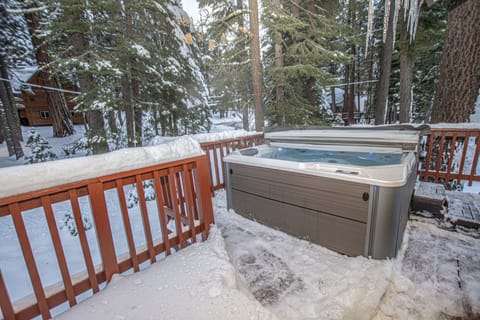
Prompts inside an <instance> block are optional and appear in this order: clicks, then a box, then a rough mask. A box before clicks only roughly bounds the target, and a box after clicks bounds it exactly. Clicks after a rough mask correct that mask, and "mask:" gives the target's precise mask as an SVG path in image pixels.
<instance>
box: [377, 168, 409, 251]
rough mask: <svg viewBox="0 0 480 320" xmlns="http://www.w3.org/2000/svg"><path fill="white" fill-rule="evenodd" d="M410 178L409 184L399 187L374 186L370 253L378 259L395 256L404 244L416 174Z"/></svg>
mask: <svg viewBox="0 0 480 320" xmlns="http://www.w3.org/2000/svg"><path fill="white" fill-rule="evenodd" d="M414 173H415V172H413V173H412V175H411V176H410V177H409V178H408V181H407V184H406V185H404V186H402V187H398V188H383V187H374V189H376V192H372V193H375V194H374V197H375V199H376V201H375V204H374V206H375V207H374V208H373V211H375V214H374V216H373V217H372V219H373V220H374V221H372V225H371V228H372V229H371V231H370V233H371V236H370V239H369V241H370V244H369V252H368V255H370V256H372V257H373V258H376V259H384V258H386V257H395V256H396V255H397V252H398V250H399V248H400V245H401V244H402V239H403V233H404V230H405V226H406V224H407V220H408V208H409V204H410V199H411V197H412V193H413V188H414V185H415V178H416V175H415V174H414Z"/></svg>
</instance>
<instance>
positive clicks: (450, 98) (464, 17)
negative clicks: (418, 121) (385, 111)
mask: <svg viewBox="0 0 480 320" xmlns="http://www.w3.org/2000/svg"><path fill="white" fill-rule="evenodd" d="M451 5H452V6H451V8H450V10H449V12H448V17H447V31H446V33H445V42H444V45H443V53H442V61H441V63H440V76H439V80H438V84H437V87H436V90H435V98H434V103H433V107H432V119H431V122H432V123H437V122H467V121H469V117H470V115H471V114H472V113H473V111H474V104H475V100H476V98H477V96H478V89H479V87H480V23H479V17H480V1H478V0H457V1H451Z"/></svg>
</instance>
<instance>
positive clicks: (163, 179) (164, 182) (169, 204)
mask: <svg viewBox="0 0 480 320" xmlns="http://www.w3.org/2000/svg"><path fill="white" fill-rule="evenodd" d="M160 181H161V182H162V195H163V202H164V203H165V205H166V206H167V208H170V209H173V205H172V199H171V198H170V193H169V192H168V190H169V189H170V187H169V186H168V176H162V177H161V178H160Z"/></svg>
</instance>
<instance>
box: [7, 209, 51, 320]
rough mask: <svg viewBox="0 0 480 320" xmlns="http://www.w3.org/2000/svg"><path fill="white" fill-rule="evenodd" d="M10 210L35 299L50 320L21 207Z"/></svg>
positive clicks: (42, 313)
mask: <svg viewBox="0 0 480 320" xmlns="http://www.w3.org/2000/svg"><path fill="white" fill-rule="evenodd" d="M8 209H9V210H10V213H11V214H12V219H13V224H14V225H15V230H16V231H17V235H18V240H19V242H20V247H21V248H22V253H23V258H24V259H25V264H26V265H27V270H28V274H29V275H30V280H31V282H32V286H33V292H34V293H35V297H36V299H37V304H38V308H39V309H40V314H41V315H42V318H43V319H50V317H51V315H50V308H49V307H48V303H47V299H46V296H45V292H44V290H43V285H42V281H41V280H40V274H39V273H38V268H37V265H36V263H35V258H34V256H33V252H32V246H31V245H30V241H29V240H28V235H27V229H26V228H25V223H24V222H23V218H22V212H21V211H20V206H19V204H18V202H16V203H12V204H9V205H8Z"/></svg>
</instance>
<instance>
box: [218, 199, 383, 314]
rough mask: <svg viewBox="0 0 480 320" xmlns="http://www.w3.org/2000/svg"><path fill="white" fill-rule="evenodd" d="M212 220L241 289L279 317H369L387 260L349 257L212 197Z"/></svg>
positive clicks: (381, 284) (378, 295) (381, 293)
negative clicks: (244, 214) (247, 215)
mask: <svg viewBox="0 0 480 320" xmlns="http://www.w3.org/2000/svg"><path fill="white" fill-rule="evenodd" d="M214 203H215V208H216V212H215V214H216V215H215V219H216V223H217V225H218V226H219V227H220V229H221V231H222V234H223V236H224V238H225V243H226V246H227V251H228V253H229V255H230V259H231V261H232V263H233V264H234V266H235V268H236V269H237V271H238V273H239V276H240V279H241V280H242V285H243V287H244V290H245V291H247V292H250V293H251V294H252V295H253V296H254V297H255V298H256V299H257V300H259V301H260V302H261V303H262V304H263V305H264V306H266V307H267V308H268V309H270V310H271V311H272V312H273V313H275V314H276V315H277V316H278V317H279V318H281V319H289V320H293V319H371V317H372V316H373V315H374V314H375V312H376V310H377V306H378V304H379V302H380V300H381V297H382V295H383V294H384V293H385V291H386V290H387V287H388V286H389V284H390V282H389V278H390V276H391V269H392V261H389V260H372V259H367V258H364V257H356V258H351V257H347V256H344V255H341V254H338V253H335V252H333V251H331V250H328V249H326V248H323V247H321V246H318V245H314V244H312V243H310V242H307V241H304V240H300V239H296V238H294V237H291V236H289V235H287V234H285V233H282V232H279V231H276V230H273V229H271V228H267V227H265V226H263V225H260V224H258V223H256V222H253V221H250V220H247V219H245V218H243V217H241V216H239V215H237V214H235V213H234V212H233V211H227V209H226V208H225V192H223V191H222V192H218V193H217V194H216V195H215V198H214Z"/></svg>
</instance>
